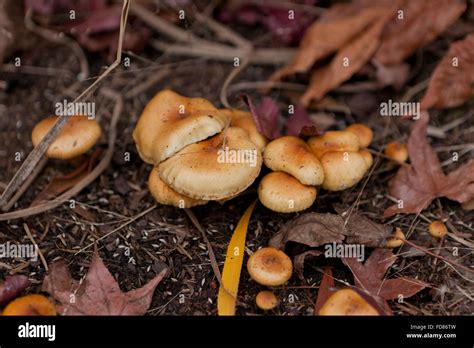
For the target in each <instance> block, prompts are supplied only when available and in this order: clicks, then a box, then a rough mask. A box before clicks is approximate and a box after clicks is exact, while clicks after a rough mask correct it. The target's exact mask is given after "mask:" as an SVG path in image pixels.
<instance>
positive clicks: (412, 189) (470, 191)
mask: <svg viewBox="0 0 474 348" xmlns="http://www.w3.org/2000/svg"><path fill="white" fill-rule="evenodd" d="M428 121H429V115H428V113H426V112H424V113H422V115H421V117H420V119H418V121H416V123H415V125H414V126H413V129H412V131H411V134H410V137H409V138H408V144H407V148H408V156H409V158H410V162H411V165H409V166H402V167H400V169H399V170H398V172H397V174H396V175H395V177H394V178H393V179H392V180H391V181H390V183H389V193H390V195H391V196H393V197H395V198H396V199H398V200H401V202H402V203H403V206H399V205H398V204H395V205H393V206H391V207H389V208H388V209H386V210H385V212H384V217H390V216H392V215H395V214H397V213H405V214H418V213H419V212H421V211H422V210H423V209H425V208H426V207H428V206H429V205H430V203H431V202H432V201H433V199H435V198H437V197H447V198H449V199H451V200H453V201H457V202H459V203H464V202H467V201H469V200H471V199H473V198H474V159H473V160H470V161H468V162H467V163H466V164H464V165H463V166H461V167H459V168H458V169H456V170H454V171H452V172H451V173H449V174H448V175H445V174H444V173H443V170H442V168H441V165H440V163H439V160H438V157H437V155H436V153H435V152H434V151H433V149H432V147H431V145H430V144H429V143H428V140H427V137H426V128H427V126H428Z"/></svg>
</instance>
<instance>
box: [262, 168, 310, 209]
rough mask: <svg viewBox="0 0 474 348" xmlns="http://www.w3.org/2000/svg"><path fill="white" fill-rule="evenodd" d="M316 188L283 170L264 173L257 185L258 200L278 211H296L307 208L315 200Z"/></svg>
mask: <svg viewBox="0 0 474 348" xmlns="http://www.w3.org/2000/svg"><path fill="white" fill-rule="evenodd" d="M316 194H317V193H316V188H314V187H312V186H306V185H303V184H302V183H300V182H299V181H298V180H297V179H296V178H294V177H292V176H291V175H289V174H286V173H283V172H272V173H269V174H267V175H265V176H264V177H263V179H262V181H261V182H260V185H259V187H258V198H259V199H260V202H262V204H263V205H264V206H265V207H267V208H268V209H271V210H273V211H276V212H279V213H291V212H297V211H301V210H304V209H307V208H309V207H310V206H311V205H313V203H314V201H315V200H316Z"/></svg>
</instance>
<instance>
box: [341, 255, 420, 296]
mask: <svg viewBox="0 0 474 348" xmlns="http://www.w3.org/2000/svg"><path fill="white" fill-rule="evenodd" d="M342 260H343V261H344V263H345V264H346V265H347V267H349V269H350V270H351V272H352V274H353V276H354V283H355V286H356V287H358V288H359V289H362V290H363V291H365V292H366V293H368V294H370V295H372V296H373V297H374V298H375V299H377V298H378V297H381V298H383V299H384V300H393V299H396V298H399V297H400V296H401V297H403V298H407V297H410V296H413V295H415V294H416V293H418V292H419V291H421V290H423V289H424V288H425V287H426V284H425V283H423V282H421V281H419V280H416V279H411V278H394V279H385V278H384V277H385V273H386V272H387V270H388V269H389V268H390V267H391V266H392V265H393V263H394V262H395V260H396V256H395V255H394V254H393V253H392V251H391V250H389V249H375V250H374V251H373V252H372V254H371V255H370V256H369V258H368V259H367V261H366V262H365V263H364V264H362V263H361V262H358V261H357V260H356V259H354V258H343V259H342Z"/></svg>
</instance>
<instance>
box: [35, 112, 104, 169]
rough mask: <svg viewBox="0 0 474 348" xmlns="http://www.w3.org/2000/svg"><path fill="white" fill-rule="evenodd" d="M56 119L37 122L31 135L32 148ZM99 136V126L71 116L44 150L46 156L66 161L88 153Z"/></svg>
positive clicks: (89, 120) (90, 121)
mask: <svg viewBox="0 0 474 348" xmlns="http://www.w3.org/2000/svg"><path fill="white" fill-rule="evenodd" d="M56 120H57V117H49V118H46V119H44V120H42V121H41V122H39V123H38V124H37V125H36V126H35V128H34V129H33V132H32V133H31V141H32V142H33V146H35V147H36V146H37V145H38V144H39V143H40V142H41V140H42V139H43V138H44V137H45V136H46V134H47V133H48V131H49V130H50V129H51V128H52V127H53V125H54V124H55V123H56ZM100 135H101V130H100V125H99V123H98V122H97V121H96V120H92V119H88V118H87V116H79V115H78V116H71V117H69V120H68V121H67V122H66V124H65V125H64V127H63V128H62V129H61V131H60V132H59V134H58V136H57V137H56V138H55V139H54V141H53V143H52V144H51V145H50V146H49V147H48V149H47V150H46V156H47V157H50V158H56V159H61V160H67V159H71V158H74V157H77V156H79V155H82V154H84V153H86V152H87V151H89V149H90V148H91V147H92V146H94V145H95V143H96V142H97V141H98V140H99V138H100Z"/></svg>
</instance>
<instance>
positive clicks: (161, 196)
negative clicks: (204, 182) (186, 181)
mask: <svg viewBox="0 0 474 348" xmlns="http://www.w3.org/2000/svg"><path fill="white" fill-rule="evenodd" d="M148 188H149V189H150V193H151V194H152V196H153V197H154V198H155V200H156V201H157V202H158V203H161V204H166V205H173V206H175V207H178V208H191V207H194V206H197V205H203V204H206V203H207V202H208V201H205V200H202V199H194V198H191V197H188V196H185V195H182V194H181V193H178V192H176V191H175V190H173V189H172V188H171V187H169V186H168V185H166V183H165V182H164V181H163V180H161V178H160V174H159V172H158V168H157V167H155V168H153V170H152V171H151V172H150V176H149V178H148Z"/></svg>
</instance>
